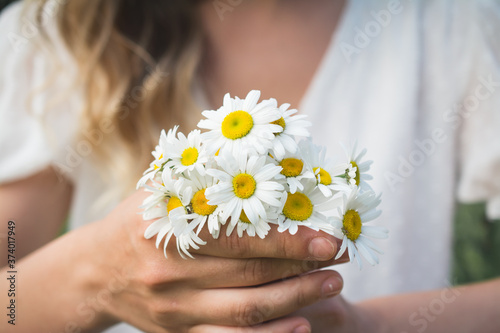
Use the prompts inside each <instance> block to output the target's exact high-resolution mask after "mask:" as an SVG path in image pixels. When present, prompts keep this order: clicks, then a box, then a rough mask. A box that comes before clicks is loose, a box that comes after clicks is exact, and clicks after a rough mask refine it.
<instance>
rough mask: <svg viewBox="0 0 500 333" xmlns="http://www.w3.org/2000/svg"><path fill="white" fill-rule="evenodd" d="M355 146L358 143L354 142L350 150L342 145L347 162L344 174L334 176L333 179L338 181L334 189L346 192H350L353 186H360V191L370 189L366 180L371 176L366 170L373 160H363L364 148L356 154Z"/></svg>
mask: <svg viewBox="0 0 500 333" xmlns="http://www.w3.org/2000/svg"><path fill="white" fill-rule="evenodd" d="M357 146H358V143H357V142H356V143H355V144H354V147H353V148H352V149H351V150H350V151H348V150H347V149H346V148H345V147H343V148H344V151H345V152H346V155H347V161H348V162H347V163H348V164H347V168H346V169H345V172H344V175H343V176H341V177H336V179H335V181H336V182H337V183H338V184H337V185H336V186H335V189H337V190H340V191H344V192H346V193H348V192H350V190H351V189H353V188H355V187H360V188H361V190H362V191H367V190H372V188H371V186H370V185H368V183H367V181H369V180H372V179H373V177H372V176H371V175H369V174H367V172H368V171H369V170H370V166H371V164H372V163H373V161H363V160H362V159H363V157H364V156H365V154H366V148H365V149H363V150H362V151H361V152H360V153H359V154H358V153H357V152H356V151H357Z"/></svg>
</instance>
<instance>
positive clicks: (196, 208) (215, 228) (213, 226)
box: [185, 172, 221, 238]
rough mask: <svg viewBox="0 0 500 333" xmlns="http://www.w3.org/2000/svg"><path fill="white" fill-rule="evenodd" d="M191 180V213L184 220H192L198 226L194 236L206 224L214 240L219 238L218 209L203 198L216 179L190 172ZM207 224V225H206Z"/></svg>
mask: <svg viewBox="0 0 500 333" xmlns="http://www.w3.org/2000/svg"><path fill="white" fill-rule="evenodd" d="M189 178H190V180H191V184H192V189H193V193H194V194H193V197H192V199H191V202H190V204H189V208H190V211H191V212H192V213H190V214H188V215H186V216H185V218H186V219H189V220H192V222H191V223H194V224H196V225H198V230H197V231H196V234H197V235H198V234H199V233H200V231H201V229H203V227H204V226H205V224H208V230H209V232H210V234H211V235H212V236H214V238H217V237H218V236H219V231H220V224H221V223H220V219H219V215H220V209H219V208H218V206H214V205H209V204H208V199H207V197H206V196H205V191H206V189H207V188H209V187H211V186H213V185H215V184H216V183H217V181H216V179H215V178H214V177H212V176H209V175H206V174H205V175H201V174H199V173H197V172H192V173H190V175H189ZM207 222H208V223H207Z"/></svg>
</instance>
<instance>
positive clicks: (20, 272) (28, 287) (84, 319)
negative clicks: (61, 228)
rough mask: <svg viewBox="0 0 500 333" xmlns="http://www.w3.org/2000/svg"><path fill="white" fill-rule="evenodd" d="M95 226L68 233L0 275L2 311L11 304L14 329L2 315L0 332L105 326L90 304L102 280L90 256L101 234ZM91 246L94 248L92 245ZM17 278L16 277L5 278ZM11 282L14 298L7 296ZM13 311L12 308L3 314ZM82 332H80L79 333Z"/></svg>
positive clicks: (91, 225)
mask: <svg viewBox="0 0 500 333" xmlns="http://www.w3.org/2000/svg"><path fill="white" fill-rule="evenodd" d="M95 229H96V225H95V224H90V225H88V226H86V227H84V228H81V229H79V230H78V231H77V232H70V233H68V234H66V235H64V236H62V237H60V238H59V239H57V240H55V241H53V242H52V243H50V244H48V245H46V246H45V247H42V248H41V249H39V250H37V251H35V252H34V253H32V254H31V255H29V256H28V257H26V258H24V259H23V260H21V261H18V262H17V263H16V265H15V271H16V273H15V274H10V273H8V270H11V269H10V267H6V268H3V269H2V270H1V273H0V277H1V279H0V281H1V283H0V285H1V286H2V287H1V288H0V290H1V294H0V300H1V304H2V308H3V309H4V311H5V307H6V306H8V305H10V304H11V302H12V301H11V300H12V299H14V301H15V303H14V304H15V314H16V320H15V326H13V325H12V324H9V323H8V321H7V320H9V319H10V318H9V317H5V314H2V317H4V319H2V321H1V323H0V328H1V329H0V331H2V332H16V333H18V332H42V333H43V332H68V331H71V332H75V331H77V330H76V329H77V328H80V329H81V330H82V331H90V330H92V329H98V328H101V327H103V326H105V325H106V324H107V323H105V322H103V320H102V317H103V316H102V314H100V313H98V311H96V310H95V309H94V310H93V309H92V306H91V305H90V304H89V303H90V302H92V300H93V299H96V296H97V293H98V292H99V290H100V289H102V288H101V287H100V285H101V282H100V280H99V279H100V277H99V276H98V274H96V271H97V269H96V267H95V266H94V263H93V262H94V261H93V256H94V255H95V253H96V251H94V250H93V249H97V248H100V247H102V246H103V244H98V239H97V238H96V235H99V232H98V230H95ZM93 243H95V244H93ZM11 275H15V279H11V280H10V281H9V280H8V278H9V277H10V276H11ZM11 282H13V283H14V286H15V288H14V289H15V291H14V294H15V295H14V294H12V293H10V296H9V293H7V291H8V290H9V289H11V287H12V286H11ZM7 311H11V310H7ZM78 331H80V330H78Z"/></svg>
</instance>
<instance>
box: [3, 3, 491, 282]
mask: <svg viewBox="0 0 500 333" xmlns="http://www.w3.org/2000/svg"><path fill="white" fill-rule="evenodd" d="M12 2H14V1H13V0H0V12H1V11H2V10H3V9H4V8H5V7H6V6H8V5H9V4H10V3H12ZM485 212H486V209H485V204H484V203H476V204H467V205H465V204H457V207H456V211H455V224H454V225H455V231H454V256H453V274H452V276H451V278H450V281H451V282H452V283H453V284H463V283H468V282H476V281H481V280H486V279H489V278H492V277H496V276H500V265H499V263H500V221H488V220H487V218H486V213H485ZM63 232H64V230H63V231H62V232H61V233H63Z"/></svg>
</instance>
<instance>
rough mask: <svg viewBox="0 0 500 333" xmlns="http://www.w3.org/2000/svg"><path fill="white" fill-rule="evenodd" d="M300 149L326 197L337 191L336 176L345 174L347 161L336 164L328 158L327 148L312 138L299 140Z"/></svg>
mask: <svg viewBox="0 0 500 333" xmlns="http://www.w3.org/2000/svg"><path fill="white" fill-rule="evenodd" d="M299 147H300V151H301V153H302V157H303V158H304V162H305V163H306V164H307V166H308V168H309V169H311V170H313V173H314V178H315V179H316V186H318V188H319V190H320V191H321V192H322V193H323V195H325V196H326V197H330V196H332V195H333V194H334V193H335V192H337V191H336V190H335V182H334V180H335V179H337V178H336V177H338V176H341V175H344V174H345V170H346V169H347V168H348V165H350V164H347V163H341V164H334V163H333V162H332V161H331V160H329V159H326V156H325V155H326V148H325V147H320V146H316V145H315V144H313V143H312V140H310V139H306V140H302V141H300V142H299Z"/></svg>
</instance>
